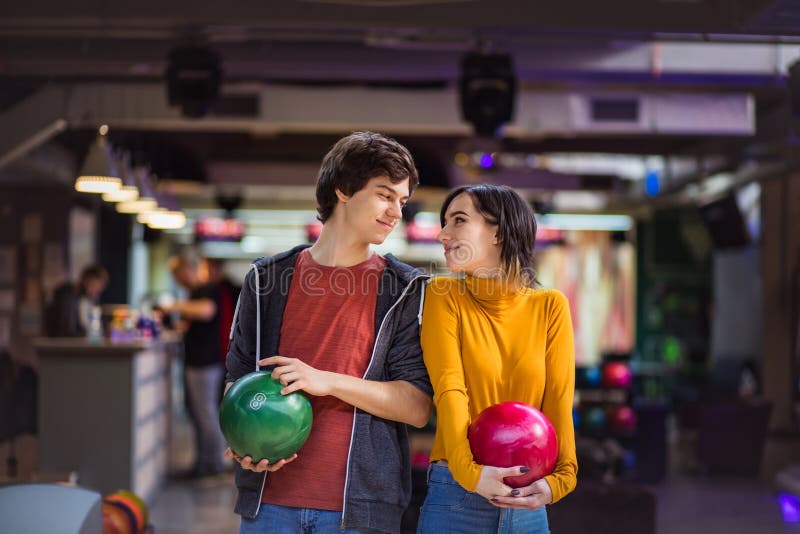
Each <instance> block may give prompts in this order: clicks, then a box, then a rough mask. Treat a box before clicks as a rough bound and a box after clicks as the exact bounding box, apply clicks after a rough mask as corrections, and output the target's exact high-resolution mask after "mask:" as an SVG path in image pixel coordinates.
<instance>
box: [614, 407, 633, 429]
mask: <svg viewBox="0 0 800 534" xmlns="http://www.w3.org/2000/svg"><path fill="white" fill-rule="evenodd" d="M610 420H611V428H613V429H614V430H615V431H617V432H623V433H626V434H629V433H631V432H633V431H634V430H636V412H635V411H633V408H631V407H630V406H617V407H616V408H615V409H614V410H613V411H612V412H611V418H610Z"/></svg>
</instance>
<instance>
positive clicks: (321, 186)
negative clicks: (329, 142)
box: [317, 132, 419, 223]
mask: <svg viewBox="0 0 800 534" xmlns="http://www.w3.org/2000/svg"><path fill="white" fill-rule="evenodd" d="M378 176H386V177H387V178H389V180H390V181H391V182H392V183H393V184H396V183H399V182H402V181H403V180H406V179H408V191H409V194H410V193H413V192H414V189H416V188H417V186H418V185H419V175H418V174H417V169H416V167H415V166H414V159H413V158H412V157H411V153H410V152H409V151H408V149H407V148H406V147H404V146H403V145H401V144H400V143H398V142H397V141H395V140H394V139H391V138H389V137H386V136H384V135H381V134H379V133H373V132H354V133H352V134H350V135H348V136H347V137H343V138H342V139H340V140H339V141H338V142H337V143H336V144H335V145H333V148H331V149H330V151H328V153H327V154H326V155H325V158H324V159H323V160H322V166H321V167H320V169H319V176H318V177H317V213H318V214H319V215H318V216H317V218H318V219H319V220H320V221H322V222H323V223H324V222H325V221H327V220H328V219H329V218H330V216H331V215H332V214H333V209H334V208H335V207H336V203H337V202H338V197H337V196H336V190H337V189H338V190H339V191H341V192H342V193H344V194H345V195H347V196H350V195H353V194H355V193H357V192H358V191H360V190H361V189H363V188H364V186H365V185H366V184H367V182H368V181H369V180H370V179H372V178H376V177H378Z"/></svg>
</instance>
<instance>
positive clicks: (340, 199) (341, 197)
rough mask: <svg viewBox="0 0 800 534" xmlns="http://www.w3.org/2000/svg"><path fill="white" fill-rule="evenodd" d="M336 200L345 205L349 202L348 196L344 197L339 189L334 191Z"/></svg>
mask: <svg viewBox="0 0 800 534" xmlns="http://www.w3.org/2000/svg"><path fill="white" fill-rule="evenodd" d="M336 198H338V199H339V202H341V203H342V204H346V203H347V201H348V200H350V196H348V195H345V194H344V193H342V190H341V189H337V190H336Z"/></svg>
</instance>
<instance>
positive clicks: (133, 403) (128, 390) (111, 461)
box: [35, 338, 179, 502]
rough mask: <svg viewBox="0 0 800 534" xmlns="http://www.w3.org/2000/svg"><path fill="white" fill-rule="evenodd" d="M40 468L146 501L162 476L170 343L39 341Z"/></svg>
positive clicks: (171, 354)
mask: <svg viewBox="0 0 800 534" xmlns="http://www.w3.org/2000/svg"><path fill="white" fill-rule="evenodd" d="M35 347H36V350H37V351H38V353H39V362H40V366H39V407H38V412H39V413H38V418H39V466H40V470H41V471H42V472H70V471H75V472H77V474H78V483H79V484H80V485H82V486H86V487H89V488H93V489H96V490H98V491H99V492H100V493H102V494H106V493H110V492H114V491H116V490H118V489H129V490H131V491H133V492H134V493H136V494H138V495H139V496H141V497H142V498H143V499H145V500H146V501H148V502H152V500H153V498H154V496H155V494H156V492H157V491H158V489H159V488H160V487H161V485H162V484H163V482H164V480H165V478H166V474H167V462H168V451H169V431H170V414H171V409H170V407H171V404H170V399H171V379H170V370H171V361H172V358H173V357H174V355H175V354H176V352H177V349H178V347H179V345H178V344H177V339H175V338H165V339H163V340H159V341H136V342H130V343H110V342H108V341H107V340H106V341H102V342H99V343H89V342H87V341H86V340H85V339H82V338H39V339H37V340H36V341H35Z"/></svg>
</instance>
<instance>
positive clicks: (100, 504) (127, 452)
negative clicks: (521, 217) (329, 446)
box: [0, 0, 800, 534]
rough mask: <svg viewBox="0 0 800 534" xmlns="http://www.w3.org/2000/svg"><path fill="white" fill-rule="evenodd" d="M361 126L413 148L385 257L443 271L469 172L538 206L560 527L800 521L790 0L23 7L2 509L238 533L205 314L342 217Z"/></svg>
mask: <svg viewBox="0 0 800 534" xmlns="http://www.w3.org/2000/svg"><path fill="white" fill-rule="evenodd" d="M359 131H371V132H380V133H382V134H385V135H387V136H390V137H392V138H393V139H396V140H397V141H398V142H400V143H401V144H403V145H404V146H405V147H407V148H408V150H409V151H410V153H411V154H412V156H413V158H414V162H415V165H416V168H417V170H418V173H419V180H420V185H419V187H418V188H417V189H416V191H414V192H413V195H412V196H411V198H410V199H409V201H408V202H407V204H406V205H405V207H404V209H403V212H402V220H401V221H400V222H398V224H397V225H396V227H395V228H394V230H393V231H392V232H391V233H390V234H389V235H388V237H387V238H386V239H385V241H383V242H382V243H381V244H378V245H376V246H375V247H374V250H375V251H377V252H378V253H380V254H392V255H393V256H395V257H396V258H397V259H398V260H400V261H402V262H405V263H407V264H409V265H411V266H413V267H416V268H418V269H419V270H421V271H422V272H424V273H425V274H428V275H432V276H446V275H448V274H449V271H448V269H447V265H446V263H445V257H444V253H443V247H442V245H441V243H439V242H438V240H437V236H439V232H440V231H441V222H440V213H439V211H440V208H441V206H442V202H443V201H444V200H445V198H446V196H447V194H448V192H449V191H450V190H452V189H454V188H457V187H460V186H465V185H472V184H479V183H489V184H496V185H506V186H509V187H511V188H513V189H514V190H515V191H516V192H518V193H519V194H520V195H521V196H522V197H523V198H524V200H525V201H526V202H527V203H528V204H529V205H530V207H531V208H532V210H533V212H534V214H535V218H536V223H537V234H536V241H535V248H534V250H535V261H536V275H537V280H538V285H539V286H540V287H541V288H552V289H557V290H558V291H560V292H562V293H563V294H564V295H565V296H566V298H567V300H568V302H569V311H570V314H571V317H572V327H573V335H574V358H575V369H574V375H575V387H574V405H573V410H572V422H573V426H574V432H575V447H576V455H577V461H578V474H577V486H576V488H575V489H574V491H572V492H571V493H570V494H568V495H567V496H565V497H564V498H563V499H561V500H559V501H558V502H556V503H553V504H551V505H548V506H547V516H548V521H549V525H550V531H551V532H553V533H554V534H588V533H592V534H656V533H657V534H697V533H703V534H706V533H716V532H725V533H728V534H745V533H747V534H750V533H758V534H770V533H787V532H800V1H797V0H731V1H729V2H719V1H716V0H619V1H617V2H614V3H610V2H589V1H586V0H562V1H560V2H553V3H549V2H548V3H541V2H530V1H524V0H492V1H489V0H399V1H379V0H284V1H283V2H280V3H275V2H263V3H251V2H233V3H222V2H219V3H210V2H199V3H198V2H188V1H186V0H176V1H174V2H152V1H149V0H141V1H139V2H136V3H134V2H127V1H121V2H107V1H96V2H54V1H53V0H36V1H33V2H5V3H2V4H1V5H0V532H3V533H9V534H17V533H25V534H29V533H55V534H78V533H81V534H88V533H97V534H99V533H105V534H109V533H126V534H127V533H131V534H132V533H150V534H218V533H219V534H222V533H230V532H238V529H239V525H240V516H239V515H237V514H236V513H235V512H234V505H235V502H236V486H235V484H234V471H235V470H234V461H233V460H231V459H229V458H211V460H209V461H208V462H205V460H204V459H203V458H202V456H203V453H202V450H201V449H200V448H199V446H198V443H199V440H198V433H197V431H196V428H197V424H196V422H197V420H198V416H197V415H196V413H195V412H194V410H193V409H192V406H193V403H192V402H191V399H190V395H189V392H190V391H195V389H196V388H197V387H198V386H197V382H196V381H195V380H193V379H192V378H191V377H192V376H196V375H192V374H191V373H189V372H187V371H190V370H191V366H193V365H195V364H194V363H192V362H191V361H190V360H188V359H187V356H188V351H185V350H184V348H185V343H184V340H185V339H186V337H185V336H186V335H187V333H188V331H190V330H191V328H192V326H189V325H190V324H191V322H192V320H191V319H187V317H190V315H189V312H183V311H181V310H185V309H186V308H187V306H188V305H189V304H191V303H192V302H194V301H193V300H192V299H195V298H200V297H196V295H197V290H196V289H195V288H196V287H198V286H197V284H200V282H198V281H202V283H203V284H207V285H208V287H210V286H211V285H213V287H214V288H216V289H215V291H216V292H215V293H214V295H216V297H215V299H216V300H215V301H214V302H216V304H215V306H214V310H215V312H214V313H216V314H217V316H216V317H218V318H219V320H218V321H217V322H216V323H214V324H215V325H222V324H223V323H224V321H225V320H227V321H228V322H227V324H228V325H230V324H231V321H233V319H234V316H235V313H236V311H235V307H236V304H235V303H236V299H235V295H236V294H238V293H239V291H240V290H242V285H243V282H244V279H245V276H246V275H247V273H248V272H249V271H250V270H251V262H253V261H254V260H256V259H257V258H260V257H265V256H272V255H275V254H278V253H280V252H282V251H286V250H289V249H291V248H292V247H294V246H296V245H299V244H312V243H314V242H315V240H316V239H317V238H318V237H319V235H320V232H321V231H322V223H321V222H320V221H319V220H318V219H317V212H316V206H317V204H316V200H315V184H316V179H317V176H318V174H319V169H320V163H321V161H322V158H323V156H324V155H325V154H326V152H327V151H328V150H329V149H330V148H331V147H332V146H333V145H334V143H336V141H337V140H338V139H340V138H342V137H343V136H346V135H348V134H350V133H351V132H359ZM182 268H185V269H186V272H188V273H190V274H187V275H186V276H189V277H191V279H192V280H194V281H195V282H191V283H190V282H187V281H186V280H185V279H184V278H183V277H182V276H183V275H181V274H180V273H182V272H183V271H181V269H182ZM192 284H195V285H192ZM203 287H206V286H203ZM203 298H205V299H206V300H208V298H209V297H207V296H206V297H203ZM215 320H216V319H215ZM187 327H188V329H189V330H187ZM214 328H216V330H213V331H212V330H211V329H210V327H209V329H207V330H206V331H205V332H206V334H207V335H208V336H212V337H211V338H204V339H212V340H213V343H217V344H218V345H219V346H220V347H222V348H221V353H220V354H216V353H214V354H212V357H213V358H216V359H215V360H214V362H215V363H214V366H215V367H216V366H218V367H219V369H224V362H225V358H226V351H227V343H228V336H227V330H226V329H227V328H229V326H228V327H224V326H215V327H214ZM213 336H216V337H213ZM209 343H211V341H209ZM215 346H216V345H215ZM217 360H219V362H218V363H216V362H217ZM221 373H224V371H220V374H219V375H218V376H219V378H217V379H216V380H217V382H214V383H213V384H212V382H208V381H207V382H205V383H204V385H203V386H202V387H203V388H205V389H204V390H203V394H204V395H205V396H206V397H209V396H211V398H212V399H213V402H215V403H217V404H215V407H216V406H218V405H219V404H218V402H219V399H221V398H222V395H223V391H222V387H224V384H223V382H222V376H223V375H222V374H221ZM436 428H437V417H436V413H435V410H434V412H433V413H432V415H431V417H430V419H429V421H428V423H427V424H426V425H425V426H424V427H422V428H415V427H411V426H409V427H408V434H409V459H410V463H411V488H412V491H411V498H410V503H409V505H408V508H407V509H406V511H405V513H404V515H403V518H402V524H401V525H400V529H401V530H400V532H402V533H403V534H406V533H413V532H416V528H417V524H418V519H419V515H420V508H421V506H422V503H423V502H424V499H425V495H426V491H427V472H428V466H429V460H430V453H431V450H432V447H433V443H434V435H435V432H436ZM300 454H301V455H302V448H301V449H300ZM203 462H205V463H203ZM209 462H210V463H209ZM291 467H292V466H291V464H287V465H286V466H285V467H284V469H287V470H288V469H291ZM376 469H379V466H376ZM332 491H338V490H337V489H336V488H333V489H332Z"/></svg>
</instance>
